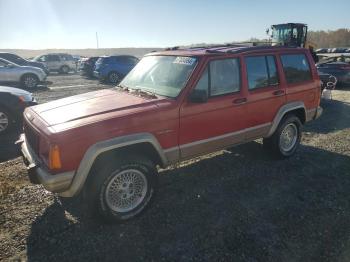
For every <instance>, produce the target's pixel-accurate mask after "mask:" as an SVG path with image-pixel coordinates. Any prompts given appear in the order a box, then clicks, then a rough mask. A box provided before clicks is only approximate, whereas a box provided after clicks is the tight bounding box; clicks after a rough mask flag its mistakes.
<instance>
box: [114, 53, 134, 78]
mask: <svg viewBox="0 0 350 262" xmlns="http://www.w3.org/2000/svg"><path fill="white" fill-rule="evenodd" d="M116 62H117V68H118V72H119V73H120V74H122V75H126V74H128V73H129V72H130V70H131V69H132V68H133V67H134V66H135V63H134V61H133V60H131V59H129V57H128V56H118V57H116Z"/></svg>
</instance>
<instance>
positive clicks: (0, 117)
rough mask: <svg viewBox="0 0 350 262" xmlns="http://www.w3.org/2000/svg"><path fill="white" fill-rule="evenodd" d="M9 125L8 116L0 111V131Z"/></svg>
mask: <svg viewBox="0 0 350 262" xmlns="http://www.w3.org/2000/svg"><path fill="white" fill-rule="evenodd" d="M8 125H9V118H8V116H7V115H6V114H5V113H4V112H0V132H3V131H5V130H6V128H7V127H8Z"/></svg>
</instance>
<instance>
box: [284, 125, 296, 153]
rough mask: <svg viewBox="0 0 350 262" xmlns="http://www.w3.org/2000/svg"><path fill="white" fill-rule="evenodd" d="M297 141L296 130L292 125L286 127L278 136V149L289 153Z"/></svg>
mask: <svg viewBox="0 0 350 262" xmlns="http://www.w3.org/2000/svg"><path fill="white" fill-rule="evenodd" d="M297 140H298V128H297V126H296V125H295V124H294V123H290V124H288V125H286V126H285V127H284V128H283V130H282V132H281V135H280V147H281V149H282V150H283V151H285V152H288V151H290V150H291V149H292V148H293V147H294V146H295V144H296V142H297Z"/></svg>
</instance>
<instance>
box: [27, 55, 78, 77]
mask: <svg viewBox="0 0 350 262" xmlns="http://www.w3.org/2000/svg"><path fill="white" fill-rule="evenodd" d="M33 61H36V62H41V63H44V64H45V66H46V67H47V68H48V70H49V71H50V72H51V71H54V72H60V73H62V74H68V73H69V72H70V71H76V70H77V62H76V60H75V59H74V58H73V56H72V55H70V54H63V53H57V54H56V53H53V54H46V55H40V56H37V57H35V58H34V59H33Z"/></svg>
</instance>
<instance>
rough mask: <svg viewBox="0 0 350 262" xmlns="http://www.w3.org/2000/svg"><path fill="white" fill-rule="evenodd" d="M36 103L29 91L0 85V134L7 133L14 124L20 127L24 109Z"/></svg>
mask: <svg viewBox="0 0 350 262" xmlns="http://www.w3.org/2000/svg"><path fill="white" fill-rule="evenodd" d="M36 104H37V102H36V100H35V99H34V97H33V96H32V94H31V93H29V92H27V91H25V90H22V89H18V88H14V87H7V86H0V135H3V134H5V133H8V132H9V131H11V130H12V129H13V128H14V127H15V126H18V127H20V126H21V124H22V120H23V111H24V109H25V108H26V107H28V106H32V105H36Z"/></svg>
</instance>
